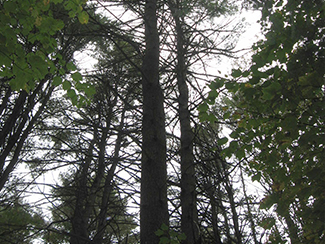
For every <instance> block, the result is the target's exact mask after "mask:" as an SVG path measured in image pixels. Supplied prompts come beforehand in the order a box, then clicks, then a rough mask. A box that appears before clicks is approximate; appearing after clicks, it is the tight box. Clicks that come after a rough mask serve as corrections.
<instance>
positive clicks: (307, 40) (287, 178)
mask: <svg viewBox="0 0 325 244" xmlns="http://www.w3.org/2000/svg"><path fill="white" fill-rule="evenodd" d="M254 3H255V4H256V6H258V7H261V9H262V19H261V24H262V27H263V30H264V33H265V40H261V41H259V42H258V43H256V45H255V46H254V52H255V53H254V55H253V57H252V65H251V66H250V68H249V69H247V70H240V69H237V70H234V71H233V73H232V77H233V80H230V81H226V82H225V80H216V81H215V82H214V83H213V86H214V88H213V92H214V94H216V93H215V92H216V91H221V89H223V88H221V87H223V85H224V84H225V87H226V89H227V91H228V92H229V93H230V94H232V97H233V99H234V108H235V109H234V111H231V110H229V113H225V117H226V118H227V119H229V118H232V119H233V120H234V121H235V122H236V123H237V127H236V129H235V130H234V131H233V132H232V134H231V135H230V136H231V137H232V139H233V140H232V141H231V142H230V145H229V147H228V149H227V150H226V155H227V156H230V155H233V154H234V155H236V156H237V158H239V159H242V158H244V157H245V155H246V156H247V155H252V154H251V153H253V155H252V156H251V157H248V158H247V159H248V161H249V163H248V164H247V166H248V167H249V170H250V172H251V174H252V176H253V179H254V180H258V181H260V182H264V184H265V185H266V186H268V187H267V190H268V192H267V193H266V196H265V197H264V199H263V200H262V202H261V207H262V208H266V209H268V208H270V207H271V206H275V208H276V212H277V214H278V216H279V217H280V218H282V219H283V220H284V222H285V223H286V233H287V234H288V236H289V238H290V239H291V242H292V243H322V242H323V241H324V225H323V223H324V216H325V215H324V208H323V207H322V206H323V205H324V201H325V198H324V191H323V189H324V185H325V182H324V180H323V178H322V177H321V175H322V172H324V170H325V167H324V164H323V162H324V144H323V141H324V140H323V138H324V133H325V131H324V105H325V100H324V82H325V80H324V69H323V67H324V61H325V59H324V38H323V36H324V28H323V25H324V17H325V16H324V7H325V5H324V2H323V1H303V0H301V1H290V0H289V1H286V2H284V1H266V2H261V1H254ZM212 97H215V95H212ZM225 110H226V108H225ZM234 149H235V150H236V152H234ZM274 223H275V220H274V219H273V218H269V219H267V220H266V221H264V224H266V225H267V226H268V228H273V227H274V228H273V230H274V233H273V234H272V235H271V236H270V242H272V238H275V239H274V242H276V243H279V241H281V239H282V238H281V236H279V233H278V232H277V231H278V230H276V228H275V227H276V226H274ZM282 241H283V240H282Z"/></svg>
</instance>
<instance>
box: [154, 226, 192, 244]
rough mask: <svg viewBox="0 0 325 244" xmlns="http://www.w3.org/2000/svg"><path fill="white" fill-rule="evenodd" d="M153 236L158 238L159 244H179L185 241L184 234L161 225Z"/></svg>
mask: <svg viewBox="0 0 325 244" xmlns="http://www.w3.org/2000/svg"><path fill="white" fill-rule="evenodd" d="M155 234H156V236H158V237H160V239H159V244H168V243H170V244H179V243H181V242H182V241H184V240H186V235H185V234H184V233H179V232H177V231H174V230H171V229H169V227H168V226H167V225H166V224H162V225H161V227H160V229H159V230H157V231H156V232H155Z"/></svg>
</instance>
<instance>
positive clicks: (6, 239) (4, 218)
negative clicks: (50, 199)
mask: <svg viewBox="0 0 325 244" xmlns="http://www.w3.org/2000/svg"><path fill="white" fill-rule="evenodd" d="M42 228H44V220H43V218H42V216H41V215H40V214H38V213H36V212H34V211H33V210H32V209H31V207H30V206H29V204H27V203H23V202H22V200H20V199H18V200H17V199H16V200H15V201H14V202H11V203H6V204H1V206H0V243H17V244H19V243H32V241H33V240H35V239H36V238H37V237H39V236H40V235H41V232H40V231H39V230H41V229H42Z"/></svg>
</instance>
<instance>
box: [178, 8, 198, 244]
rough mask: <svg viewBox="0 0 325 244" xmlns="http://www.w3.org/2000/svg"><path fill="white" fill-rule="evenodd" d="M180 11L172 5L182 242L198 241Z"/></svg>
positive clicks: (191, 135) (191, 137)
mask: <svg viewBox="0 0 325 244" xmlns="http://www.w3.org/2000/svg"><path fill="white" fill-rule="evenodd" d="M179 12H181V11H180V10H179V9H178V8H177V7H176V9H175V8H172V13H173V16H174V20H175V24H176V38H177V67H176V72H177V74H176V77H177V85H178V90H179V97H178V113H179V119H180V126H181V149H180V152H181V208H182V216H181V228H182V232H183V233H184V234H185V235H186V240H184V241H183V242H182V243H184V244H195V243H199V239H200V238H199V228H198V214H197V208H196V191H195V188H196V178H195V167H194V156H193V138H194V134H193V131H192V127H191V117H190V111H189V108H188V96H189V95H188V87H187V84H186V64H185V51H184V33H183V29H182V23H181V17H180V16H179V15H178V14H177V13H179Z"/></svg>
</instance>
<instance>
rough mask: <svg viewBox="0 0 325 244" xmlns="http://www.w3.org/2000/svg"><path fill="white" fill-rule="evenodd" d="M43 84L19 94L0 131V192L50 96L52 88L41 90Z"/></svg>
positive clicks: (43, 82) (44, 81)
mask: <svg viewBox="0 0 325 244" xmlns="http://www.w3.org/2000/svg"><path fill="white" fill-rule="evenodd" d="M45 83H46V80H43V81H42V82H41V83H40V84H39V85H38V87H37V88H36V89H35V91H34V92H33V93H32V94H30V95H28V94H27V93H26V92H25V91H22V92H21V93H20V95H19V97H18V99H17V100H16V101H15V106H14V108H13V111H12V113H11V115H10V116H9V118H8V119H7V120H6V123H5V124H4V127H3V128H2V130H1V133H0V134H1V135H0V138H1V145H0V149H1V151H0V190H1V189H2V188H3V187H4V185H5V183H6V182H7V180H8V178H9V175H10V173H11V172H12V171H13V170H14V169H15V167H16V165H17V163H18V159H19V155H20V152H21V150H22V148H23V145H24V143H25V141H26V139H27V137H28V135H29V133H30V132H31V130H32V129H33V127H34V125H35V123H36V122H37V120H38V118H39V117H40V115H41V113H42V112H43V110H44V107H45V105H46V103H47V101H48V100H49V98H50V96H51V94H52V91H53V87H50V85H48V86H47V87H46V88H44V90H42V89H43V86H44V84H45ZM37 95H39V96H40V100H39V101H38V100H37ZM37 104H39V105H40V106H39V107H38V108H37V110H36V113H35V114H34V115H33V116H32V117H31V118H30V117H29V114H30V112H31V111H32V110H33V109H35V107H36V105H37ZM2 136H3V137H2ZM6 138H7V140H6ZM6 163H7V164H6Z"/></svg>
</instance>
